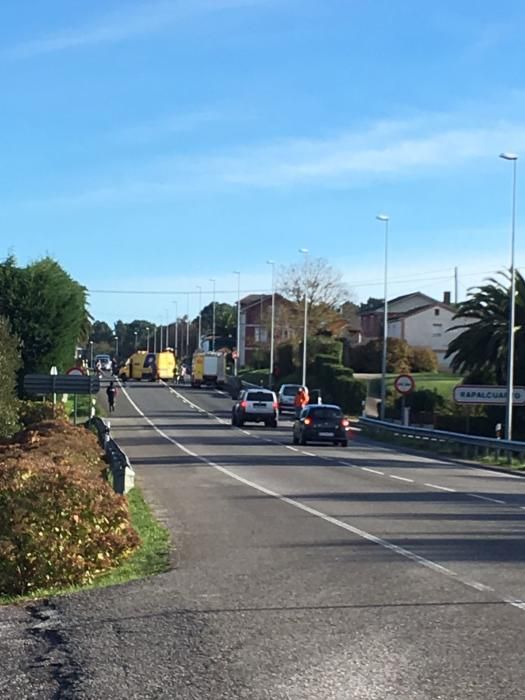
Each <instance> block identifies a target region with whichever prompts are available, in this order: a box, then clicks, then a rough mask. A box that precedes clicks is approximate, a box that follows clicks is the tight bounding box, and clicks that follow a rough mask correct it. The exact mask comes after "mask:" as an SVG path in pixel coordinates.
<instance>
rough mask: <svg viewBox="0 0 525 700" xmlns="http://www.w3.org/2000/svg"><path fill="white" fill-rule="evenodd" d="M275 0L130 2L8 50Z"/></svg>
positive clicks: (145, 29) (52, 46) (84, 42)
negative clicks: (106, 13)
mask: <svg viewBox="0 0 525 700" xmlns="http://www.w3.org/2000/svg"><path fill="white" fill-rule="evenodd" d="M271 1H272V0H156V1H153V0H149V1H148V2H141V3H140V4H138V5H137V4H129V5H128V6H126V8H125V10H120V11H119V12H113V13H111V14H108V15H106V16H104V17H101V18H100V19H99V20H97V21H94V22H93V23H91V24H89V25H84V26H81V27H78V28H71V29H67V30H63V31H61V32H58V33H56V34H51V35H48V36H43V37H39V38H35V39H29V40H28V41H25V42H21V43H19V44H15V45H14V46H11V47H9V48H7V49H6V50H4V52H3V55H4V56H6V57H7V58H11V59H26V58H33V57H35V56H40V55H43V54H50V53H57V52H61V51H67V50H72V49H78V48H82V47H86V46H93V45H97V44H114V43H118V42H121V41H125V40H127V39H132V38H134V37H140V36H145V35H147V34H151V33H155V32H159V31H163V30H165V29H168V28H170V27H171V26H173V25H174V24H177V23H180V22H183V21H185V20H189V19H193V18H195V17H198V16H199V15H203V14H208V13H212V12H220V11H226V10H238V9H243V8H249V7H252V6H256V5H265V4H269V3H270V2H271Z"/></svg>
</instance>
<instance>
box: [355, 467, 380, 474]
mask: <svg viewBox="0 0 525 700" xmlns="http://www.w3.org/2000/svg"><path fill="white" fill-rule="evenodd" d="M359 469H362V470H363V471H364V472H370V473H371V474H379V476H384V475H385V473H384V472H380V471H379V469H372V467H359Z"/></svg>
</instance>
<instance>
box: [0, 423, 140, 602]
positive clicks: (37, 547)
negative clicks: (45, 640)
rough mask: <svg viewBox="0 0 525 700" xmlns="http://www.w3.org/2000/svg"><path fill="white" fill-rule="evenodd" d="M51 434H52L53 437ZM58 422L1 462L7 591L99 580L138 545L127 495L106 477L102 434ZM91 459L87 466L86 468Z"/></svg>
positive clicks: (29, 436) (1, 563)
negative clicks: (103, 474)
mask: <svg viewBox="0 0 525 700" xmlns="http://www.w3.org/2000/svg"><path fill="white" fill-rule="evenodd" d="M46 430H47V431H48V432H47V434H46V432H45V431H46ZM57 431H58V436H55V437H53V436H52V432H53V426H52V423H51V422H48V423H46V424H41V425H40V426H38V429H37V430H28V431H26V432H25V433H24V434H23V435H22V436H20V437H21V438H23V439H22V442H21V443H20V444H19V445H12V446H10V447H6V448H4V451H3V452H4V454H3V458H2V460H1V462H0V593H2V594H6V595H20V594H27V593H31V592H32V591H35V590H38V589H53V588H56V587H63V586H69V585H76V584H83V583H87V582H90V581H92V580H93V579H94V578H95V577H96V576H97V575H99V574H101V573H103V572H104V571H107V570H108V569H111V568H112V567H114V566H116V565H118V564H119V563H120V562H121V561H122V560H123V559H124V558H126V557H127V556H128V555H129V554H131V552H132V551H133V550H134V549H135V548H136V547H137V546H138V543H139V542H138V536H137V534H136V533H135V531H134V530H133V528H132V526H131V523H130V519H129V512H128V507H127V502H126V500H125V498H123V497H122V496H118V495H117V494H115V493H114V492H113V490H112V489H111V487H110V486H109V484H108V483H107V482H106V481H105V480H104V479H103V478H102V477H101V472H102V471H104V463H103V462H102V460H101V459H100V448H98V453H96V448H95V446H94V442H93V440H95V438H94V436H93V435H91V434H90V433H88V431H86V430H85V429H83V428H73V426H70V425H69V424H63V425H62V424H60V423H57ZM82 453H84V463H80V462H79V458H80V455H81V454H82Z"/></svg>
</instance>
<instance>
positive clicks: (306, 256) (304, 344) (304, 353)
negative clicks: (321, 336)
mask: <svg viewBox="0 0 525 700" xmlns="http://www.w3.org/2000/svg"><path fill="white" fill-rule="evenodd" d="M299 252H300V253H302V254H303V255H304V334H303V386H306V341H307V337H308V248H299Z"/></svg>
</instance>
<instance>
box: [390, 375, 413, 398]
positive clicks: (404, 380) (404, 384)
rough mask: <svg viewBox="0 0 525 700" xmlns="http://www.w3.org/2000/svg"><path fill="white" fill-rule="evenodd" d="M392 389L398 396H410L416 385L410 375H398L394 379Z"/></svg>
mask: <svg viewBox="0 0 525 700" xmlns="http://www.w3.org/2000/svg"><path fill="white" fill-rule="evenodd" d="M394 387H395V388H396V391H398V392H399V393H400V394H403V395H405V394H410V392H411V391H414V389H415V388H416V383H415V381H414V377H412V376H410V374H400V375H399V376H398V377H396V380H395V382H394Z"/></svg>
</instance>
